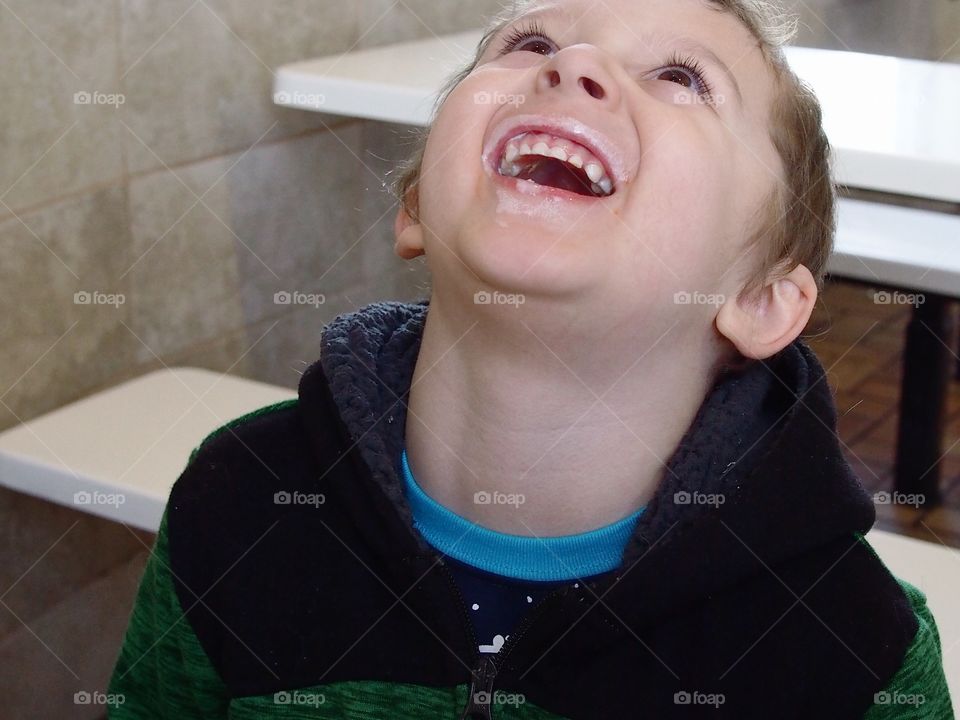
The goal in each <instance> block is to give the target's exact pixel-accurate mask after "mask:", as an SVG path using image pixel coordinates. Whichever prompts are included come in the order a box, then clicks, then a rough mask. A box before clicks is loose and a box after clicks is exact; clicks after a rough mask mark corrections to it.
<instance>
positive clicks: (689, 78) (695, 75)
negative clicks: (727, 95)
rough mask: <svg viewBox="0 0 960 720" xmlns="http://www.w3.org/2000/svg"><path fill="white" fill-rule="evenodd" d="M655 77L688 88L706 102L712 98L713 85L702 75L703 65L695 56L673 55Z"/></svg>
mask: <svg viewBox="0 0 960 720" xmlns="http://www.w3.org/2000/svg"><path fill="white" fill-rule="evenodd" d="M656 78H657V80H666V81H667V82H672V83H676V84H677V85H681V86H683V87H685V88H690V90H692V91H693V92H695V93H696V94H697V95H700V96H702V97H703V98H705V99H706V100H707V102H710V101H711V100H712V98H713V87H712V86H711V85H710V82H709V81H708V80H707V79H706V77H705V76H704V70H703V65H701V64H700V62H699V61H698V60H697V59H696V58H692V57H683V56H677V55H675V56H674V57H672V58H671V59H670V62H669V63H667V65H666V66H665V67H663V68H662V69H661V70H659V71H658V74H657V76H656Z"/></svg>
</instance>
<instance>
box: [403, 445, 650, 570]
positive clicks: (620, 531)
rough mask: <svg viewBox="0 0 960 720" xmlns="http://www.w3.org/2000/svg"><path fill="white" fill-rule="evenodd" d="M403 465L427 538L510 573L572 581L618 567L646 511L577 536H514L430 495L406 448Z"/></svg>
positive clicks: (453, 552)
mask: <svg viewBox="0 0 960 720" xmlns="http://www.w3.org/2000/svg"><path fill="white" fill-rule="evenodd" d="M401 465H402V471H403V472H402V474H403V484H404V491H405V493H406V497H407V502H408V503H409V504H410V509H411V511H412V512H413V519H414V526H415V527H416V528H417V530H419V532H420V533H421V534H422V535H423V537H424V538H425V539H426V540H427V542H429V543H430V544H431V545H432V546H433V547H435V548H436V549H437V550H439V551H440V552H442V553H443V554H445V555H449V556H450V557H452V558H454V559H456V560H459V561H460V562H464V563H467V564H468V565H472V566H474V567H478V568H480V569H481V570H486V571H487V572H492V573H495V574H497V575H504V576H506V577H511V578H518V579H522V580H573V579H581V578H585V577H589V576H591V575H597V574H599V573H603V572H606V571H608V570H613V569H614V568H616V567H617V566H618V565H619V564H620V562H621V559H622V556H623V550H624V547H625V546H626V544H627V541H628V540H629V539H630V536H631V535H632V534H633V529H634V525H635V524H636V522H637V518H639V517H640V514H641V513H642V512H643V510H644V508H640V509H639V510H637V511H636V512H634V513H633V514H632V515H628V516H627V517H625V518H623V519H622V520H618V521H617V522H615V523H612V524H610V525H605V526H603V527H600V528H596V529H595V530H589V531H587V532H583V533H578V534H576V535H560V536H553V537H532V536H527V535H509V534H507V533H502V532H497V531H495V530H490V529H488V528H485V527H482V526H480V525H478V524H476V523H474V522H472V521H471V520H467V519H466V518H465V517H462V516H460V515H457V514H456V513H454V512H453V511H452V510H449V509H448V508H446V507H444V506H443V505H441V504H440V503H438V502H437V501H436V500H434V499H433V498H431V497H430V496H429V495H427V494H426V493H425V492H424V491H423V489H422V488H421V487H420V486H419V485H418V484H417V481H416V480H415V479H414V477H413V473H412V472H411V471H410V466H409V464H408V463H407V451H406V449H404V450H403V451H402V453H401Z"/></svg>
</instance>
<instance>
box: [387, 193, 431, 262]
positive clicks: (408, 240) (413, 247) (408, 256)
mask: <svg viewBox="0 0 960 720" xmlns="http://www.w3.org/2000/svg"><path fill="white" fill-rule="evenodd" d="M393 235H394V238H395V240H394V245H393V251H394V252H395V253H396V254H397V255H399V256H400V257H401V258H403V259H404V260H413V258H415V257H419V256H420V255H423V254H424V249H423V228H422V226H421V225H420V223H418V222H416V221H414V220H413V218H411V217H410V216H409V215H408V214H407V211H406V210H405V209H404V207H403V205H401V206H400V208H399V209H398V210H397V216H396V218H395V219H394V221H393Z"/></svg>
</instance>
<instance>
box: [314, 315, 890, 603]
mask: <svg viewBox="0 0 960 720" xmlns="http://www.w3.org/2000/svg"><path fill="white" fill-rule="evenodd" d="M428 309H429V300H421V301H419V302H416V303H399V302H379V303H375V304H372V305H368V306H365V307H363V308H361V309H360V310H358V311H356V312H352V313H348V314H344V315H340V316H338V317H337V318H336V319H335V320H333V321H332V322H331V323H330V324H329V325H328V326H327V327H326V329H325V331H324V334H323V340H322V345H321V358H320V361H319V364H321V365H322V374H321V373H317V372H308V373H307V374H305V376H304V378H303V380H302V382H301V387H300V391H301V399H302V400H303V399H308V400H309V398H311V397H316V394H317V392H318V391H319V389H317V388H311V384H312V383H323V382H328V383H329V393H330V395H332V398H333V399H334V401H335V403H336V408H337V410H338V412H339V415H340V419H341V421H342V423H343V425H344V427H345V428H346V431H347V433H348V435H349V439H350V441H351V444H352V443H356V446H357V449H358V450H359V452H360V455H361V456H362V458H363V460H364V461H365V463H366V464H367V465H368V466H369V468H370V470H371V472H372V476H373V479H374V480H375V482H376V484H377V485H378V486H379V487H380V488H381V489H382V491H383V494H384V496H385V497H386V498H387V499H388V500H389V506H390V508H391V510H389V511H388V512H392V513H394V514H395V516H398V517H399V518H400V520H401V521H402V524H403V525H404V526H406V528H407V530H408V533H409V535H410V539H411V542H412V543H413V544H415V547H416V552H417V554H424V555H429V554H431V553H433V552H434V551H433V550H432V548H430V547H429V546H428V545H427V544H426V541H425V540H424V539H423V538H422V536H421V535H420V533H419V532H417V531H416V530H415V529H414V528H413V524H412V515H411V511H410V507H409V505H408V504H407V502H406V499H405V497H404V493H403V484H402V478H401V476H400V474H399V458H400V452H401V450H402V448H403V444H404V425H405V420H406V410H407V408H406V401H407V394H408V391H409V387H410V383H411V379H412V377H413V373H414V368H415V365H416V361H417V357H418V353H419V348H420V341H421V338H422V333H423V328H424V323H425V321H426V317H427V312H428ZM316 369H319V368H316ZM321 375H322V376H325V377H321ZM324 395H326V393H324ZM695 492H696V493H701V496H703V495H714V496H716V497H722V498H723V502H722V504H716V503H714V504H702V503H684V502H683V500H684V499H686V498H689V497H691V496H692V494H693V493H695ZM684 494H686V495H684ZM874 517H875V514H874V507H873V503H872V501H871V498H870V496H869V495H868V494H867V493H866V491H865V490H864V489H863V487H862V486H861V484H860V482H859V481H858V479H857V478H856V476H855V475H854V473H853V472H852V470H851V468H850V467H849V465H848V463H847V462H846V460H845V459H844V456H843V453H842V452H841V447H840V443H839V440H838V438H837V434H836V412H835V409H834V404H833V398H832V395H831V391H830V388H829V385H828V384H827V381H826V377H825V373H824V370H823V368H822V366H821V365H820V363H819V361H818V360H817V358H816V356H815V355H814V353H813V352H812V351H811V350H810V349H809V348H808V347H807V346H806V344H805V343H804V342H803V341H801V340H797V341H795V342H793V343H792V344H791V345H789V346H787V347H786V348H785V349H784V350H782V351H781V352H780V353H778V354H777V355H775V356H774V357H772V358H770V359H768V360H766V361H763V362H756V363H753V364H750V365H749V366H747V368H746V369H742V370H740V371H736V372H728V373H727V374H725V375H723V376H722V377H720V378H719V379H718V380H717V382H716V383H715V385H714V386H713V388H712V389H711V391H710V392H709V393H708V395H707V397H706V398H705V400H704V402H703V404H702V406H701V408H700V409H699V411H698V413H697V415H696V418H695V419H694V421H693V423H692V424H691V426H690V428H689V429H688V431H687V432H686V434H685V436H684V437H683V439H682V441H681V443H680V445H679V446H678V448H677V450H676V451H675V452H674V454H673V456H672V457H671V458H670V460H669V462H668V463H667V469H666V471H665V473H664V478H663V480H662V482H661V483H660V485H659V487H658V489H657V491H656V493H655V495H654V497H653V498H652V500H651V502H650V503H649V504H648V506H647V509H646V511H645V512H644V513H643V514H642V515H641V516H640V519H639V521H638V523H637V526H636V529H635V532H634V534H633V536H632V537H631V539H630V541H629V542H628V544H627V546H626V549H625V552H624V557H623V562H622V564H621V566H620V568H619V569H618V571H617V572H615V573H614V575H615V576H617V577H619V578H622V580H620V581H619V582H616V583H615V587H613V588H611V591H610V593H609V596H608V597H607V599H606V602H607V603H608V605H609V606H610V607H611V609H612V610H613V611H614V612H616V613H617V614H620V613H624V614H627V615H630V616H634V617H636V614H637V613H642V614H643V615H647V614H648V613H650V614H652V615H653V616H655V615H657V614H658V613H659V612H662V611H664V610H666V609H667V608H666V607H657V606H656V600H654V599H653V597H652V596H649V594H648V593H642V594H643V595H646V596H649V597H651V605H650V606H646V607H644V605H643V603H638V602H637V600H636V597H637V589H638V588H639V587H641V586H643V585H645V584H646V583H649V582H656V584H657V585H658V590H659V591H658V592H657V593H656V596H655V598H656V599H659V601H660V602H664V603H669V604H670V605H671V606H672V605H675V604H676V603H678V602H683V601H684V600H693V599H696V598H697V597H702V596H704V595H707V594H710V593H713V592H715V591H717V590H719V589H721V587H722V586H725V585H730V584H734V583H737V582H740V581H742V580H743V579H744V578H745V577H747V576H751V575H756V574H758V573H766V572H767V570H766V569H765V568H767V567H770V566H772V565H775V564H777V563H780V562H782V561H784V560H787V559H790V558H791V557H795V556H798V555H801V554H804V553H806V552H808V551H810V550H811V549H813V548H816V547H819V546H822V545H827V544H830V543H832V542H835V541H836V540H838V539H840V538H850V537H851V535H852V534H853V533H865V532H867V530H868V529H869V528H870V527H871V525H872V524H873V521H874ZM678 553H679V554H682V556H683V557H684V560H685V563H690V562H693V563H695V565H694V566H692V567H691V566H689V565H688V571H687V572H684V573H682V574H678V573H676V572H672V570H671V567H670V565H671V563H673V562H675V559H676V558H677V557H678ZM641 558H642V559H643V563H642V564H640V563H639V562H638V561H639V560H640V559H641ZM635 567H636V568H637V569H636V570H634V568H635ZM654 578H655V580H654ZM665 584H669V585H671V586H672V587H669V588H667V587H664V585H665ZM618 606H619V607H618Z"/></svg>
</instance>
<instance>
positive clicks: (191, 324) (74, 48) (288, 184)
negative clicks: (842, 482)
mask: <svg viewBox="0 0 960 720" xmlns="http://www.w3.org/2000/svg"><path fill="white" fill-rule="evenodd" d="M794 5H795V6H796V9H797V10H798V11H799V12H800V13H801V16H802V19H803V23H804V27H803V28H802V31H801V35H800V37H799V41H800V43H801V44H816V45H821V46H824V47H835V48H843V49H855V50H865V51H871V52H887V53H891V54H892V53H896V54H900V55H905V56H913V57H927V58H933V59H941V58H943V59H953V60H958V61H960V47H958V45H957V44H956V42H955V41H956V39H957V36H958V35H960V31H958V28H960V11H958V7H960V3H957V2H954V1H953V0H930V1H929V2H905V0H807V1H806V2H800V0H795V2H794ZM499 6H500V2H498V1H497V0H471V1H470V2H466V1H463V2H448V1H447V0H442V1H441V0H402V2H398V1H397V0H363V1H362V2H343V1H342V0H271V1H270V2H252V1H251V0H163V1H162V2H157V1H156V0H149V1H148V0H101V1H100V2H80V0H4V1H3V3H0V61H2V63H3V68H4V71H3V72H2V73H0V98H2V104H0V143H2V146H0V147H2V161H0V256H2V258H3V259H2V262H0V289H2V295H0V316H2V317H3V321H2V323H0V401H2V402H0V428H5V427H9V426H11V425H13V424H15V423H16V422H17V421H18V420H27V419H30V418H32V417H35V416H37V415H40V414H42V413H44V412H46V411H48V410H50V409H52V408H55V407H58V406H60V405H63V404H65V403H67V402H70V401H72V400H74V399H76V398H79V397H81V396H84V395H86V394H88V393H90V392H93V391H95V390H97V389H100V388H103V387H107V386H110V385H113V384H115V383H117V382H119V381H121V380H123V379H126V378H129V377H133V376H136V375H140V374H142V373H144V372H146V371H148V370H151V369H154V368H157V367H160V366H162V365H163V364H166V365H195V366H201V367H208V368H211V369H214V370H218V371H230V372H232V373H236V374H239V375H243V376H247V377H253V378H257V379H261V380H264V381H267V382H273V383H276V384H281V385H286V386H289V387H294V386H295V385H296V382H297V380H298V378H299V372H302V370H303V368H304V367H305V365H306V364H308V363H309V362H312V361H313V360H314V359H315V358H316V357H317V355H318V340H319V330H320V328H321V327H322V325H323V324H324V323H325V322H326V321H327V320H329V319H330V318H331V317H333V316H334V315H335V314H338V313H340V312H343V311H346V310H349V309H352V308H355V307H357V306H358V305H361V304H364V303H367V302H372V301H374V300H379V299H413V298H415V297H419V296H423V295H424V294H426V292H427V288H428V285H427V282H428V278H427V275H426V272H425V266H424V264H423V262H422V260H419V261H414V262H413V263H404V262H402V261H400V260H399V259H397V258H396V257H395V256H394V255H393V254H392V222H393V215H394V213H393V211H392V208H393V205H394V203H393V201H392V198H391V197H390V196H389V195H387V194H386V192H385V191H384V189H383V187H382V183H383V181H384V179H385V178H386V175H385V174H386V172H387V171H388V170H389V169H390V168H391V167H392V165H393V162H395V161H396V160H397V159H399V158H401V157H403V156H404V155H405V154H406V153H407V152H408V150H409V144H408V140H409V136H408V132H409V131H408V129H407V128H405V127H402V126H391V125H384V124H380V123H369V122H362V121H355V120H349V119H345V118H341V117H333V116H329V115H323V114H315V113H306V112H300V111H293V110H283V109H278V108H276V107H275V106H274V105H273V104H272V103H271V81H272V73H271V71H272V69H273V68H275V67H277V66H278V65H280V64H282V63H284V62H288V61H292V60H298V59H302V58H308V57H313V56H318V55H324V54H330V53H336V52H342V51H346V50H348V49H351V48H363V47H370V46H375V45H379V44H383V43H387V42H395V41H399V40H403V39H410V38H414V37H423V36H428V35H429V34H430V33H431V32H433V33H438V34H440V33H445V32H453V31H457V30H462V29H467V28H471V27H476V26H478V25H479V24H480V19H481V17H483V16H485V15H486V14H489V13H490V12H492V11H494V10H496V9H498V7H499ZM854 81H855V79H854ZM76 93H101V94H103V95H97V96H96V98H97V99H98V100H103V101H107V104H93V103H92V104H83V103H82V102H78V101H82V100H83V99H84V98H85V96H82V95H81V96H75V94H76ZM111 94H113V95H117V97H116V98H113V100H114V102H113V104H110V103H109V101H110V100H111V98H109V97H104V96H109V95H111ZM121 99H122V104H121V103H120V100H121ZM278 290H302V291H305V292H322V293H324V294H325V296H326V299H327V302H326V304H324V305H322V306H320V308H319V309H315V308H312V307H299V308H297V307H291V306H284V305H277V304H275V303H274V302H273V295H274V293H275V292H276V291H278ZM82 291H86V292H101V293H121V294H123V296H124V299H125V302H123V304H120V305H118V306H112V305H90V304H79V303H77V302H75V300H74V298H75V293H77V292H82ZM151 540H152V538H151V536H149V535H147V534H143V533H137V532H133V531H131V530H129V529H127V528H125V527H123V526H119V525H115V524H112V523H108V522H105V521H101V520H98V519H95V518H93V517H91V516H89V515H86V514H82V513H78V512H74V511H73V510H70V509H66V508H61V507H57V506H53V505H50V504H48V503H44V502H41V501H38V500H35V499H32V498H29V497H26V496H24V495H20V494H17V493H12V492H9V491H6V490H0V603H2V605H3V606H2V607H0V689H3V692H4V696H3V702H4V713H7V714H8V715H9V716H10V717H15V716H16V717H63V718H66V717H96V716H98V715H99V714H100V711H101V710H102V709H101V708H96V707H90V706H77V705H75V704H74V703H73V693H74V692H75V691H77V690H84V689H86V690H93V689H98V688H101V689H102V688H103V687H104V685H105V682H106V679H107V675H108V673H109V670H110V668H111V666H112V663H113V660H114V657H115V654H116V651H117V648H118V645H119V642H120V636H121V633H122V631H123V628H124V627H125V624H126V619H127V613H128V611H129V606H130V602H131V599H132V594H133V591H134V589H135V588H136V585H137V582H138V580H139V572H140V570H141V569H142V564H143V561H144V558H145V553H146V549H147V548H148V547H149V545H150V542H151Z"/></svg>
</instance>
